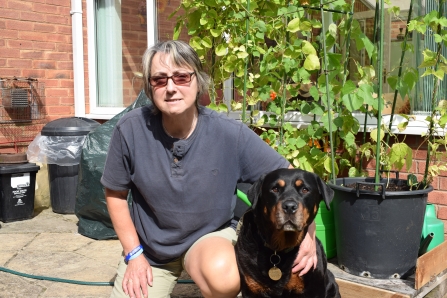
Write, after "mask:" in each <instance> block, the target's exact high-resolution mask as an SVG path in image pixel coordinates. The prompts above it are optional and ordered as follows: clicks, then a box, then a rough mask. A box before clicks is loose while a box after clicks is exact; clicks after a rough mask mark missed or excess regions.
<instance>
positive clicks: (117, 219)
mask: <svg viewBox="0 0 447 298" xmlns="http://www.w3.org/2000/svg"><path fill="white" fill-rule="evenodd" d="M127 194H128V191H127V190H126V191H116V190H111V189H108V188H106V202H107V209H108V211H109V214H110V219H111V220H112V223H113V228H114V229H115V232H116V234H117V236H118V239H119V240H120V242H121V245H122V246H123V250H124V255H127V254H128V253H129V252H131V251H132V250H133V249H135V248H136V247H138V246H139V245H140V239H139V238H138V234H137V231H136V230H135V225H134V224H133V221H132V218H131V216H130V212H129V207H128V204H127V200H126V198H127ZM152 280H153V277H152V268H151V266H150V265H149V263H148V261H147V260H146V258H145V257H144V255H143V254H140V255H139V256H138V257H136V258H135V259H132V260H130V261H128V264H127V268H126V272H125V273H124V279H123V285H122V286H123V291H124V293H126V294H127V295H129V296H130V297H135V298H141V292H143V296H144V297H147V285H149V286H152Z"/></svg>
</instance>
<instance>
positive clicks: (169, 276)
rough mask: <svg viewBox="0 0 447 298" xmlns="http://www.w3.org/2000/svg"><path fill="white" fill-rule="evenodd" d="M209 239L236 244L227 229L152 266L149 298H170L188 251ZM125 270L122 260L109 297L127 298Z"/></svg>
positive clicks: (234, 238)
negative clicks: (167, 261) (124, 280)
mask: <svg viewBox="0 0 447 298" xmlns="http://www.w3.org/2000/svg"><path fill="white" fill-rule="evenodd" d="M209 237H222V238H225V239H228V240H229V241H231V242H232V243H233V245H234V244H236V240H237V236H236V231H235V230H234V229H233V228H231V227H228V228H225V229H222V230H220V231H217V232H213V233H209V234H206V235H204V236H202V237H201V238H199V239H198V240H197V241H196V242H194V244H193V245H192V246H191V247H190V248H189V249H188V250H187V251H186V252H185V253H184V254H183V255H182V256H181V257H180V258H178V259H176V260H174V261H172V262H170V263H167V264H165V265H162V266H156V267H155V266H152V275H153V286H152V287H149V286H147V291H148V295H149V297H150V298H166V297H170V295H171V293H172V290H173V289H174V287H175V285H176V283H177V280H178V278H179V276H180V274H181V273H182V271H183V269H184V268H185V263H184V262H185V259H186V257H187V256H188V253H189V251H190V250H191V248H193V247H194V246H195V245H197V243H199V242H200V241H202V240H203V239H206V238H209ZM126 269H127V265H126V263H124V258H123V259H122V260H121V261H120V263H119V265H118V269H117V275H116V278H115V284H114V286H113V290H112V294H111V295H110V297H111V298H121V297H122V298H124V297H126V298H127V297H129V296H127V295H126V294H125V293H124V291H123V287H122V283H123V278H124V273H125V272H126ZM141 297H143V294H141Z"/></svg>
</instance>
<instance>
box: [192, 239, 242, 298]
mask: <svg viewBox="0 0 447 298" xmlns="http://www.w3.org/2000/svg"><path fill="white" fill-rule="evenodd" d="M185 264H186V270H187V271H188V273H189V274H190V275H191V278H192V279H193V280H194V281H195V282H196V284H197V285H198V286H199V288H200V289H201V291H202V294H203V295H204V296H205V297H219V296H222V297H231V296H233V295H234V297H235V296H236V295H237V293H238V292H239V288H240V281H239V271H238V269H237V264H236V256H235V254H234V248H233V245H232V244H231V242H230V241H228V240H226V239H223V238H220V239H218V238H215V239H214V238H213V239H211V238H209V239H205V240H204V241H202V242H201V243H198V244H197V245H196V246H195V247H194V249H193V250H192V251H191V252H190V253H189V254H188V256H187V259H186V262H185Z"/></svg>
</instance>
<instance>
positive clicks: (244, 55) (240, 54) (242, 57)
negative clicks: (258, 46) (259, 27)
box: [237, 52, 248, 59]
mask: <svg viewBox="0 0 447 298" xmlns="http://www.w3.org/2000/svg"><path fill="white" fill-rule="evenodd" d="M237 57H238V58H239V59H245V58H246V57H248V53H247V52H238V53H237Z"/></svg>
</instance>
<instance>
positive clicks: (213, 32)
mask: <svg viewBox="0 0 447 298" xmlns="http://www.w3.org/2000/svg"><path fill="white" fill-rule="evenodd" d="M210 33H211V35H212V36H213V37H219V36H221V35H222V31H221V30H217V29H210Z"/></svg>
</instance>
